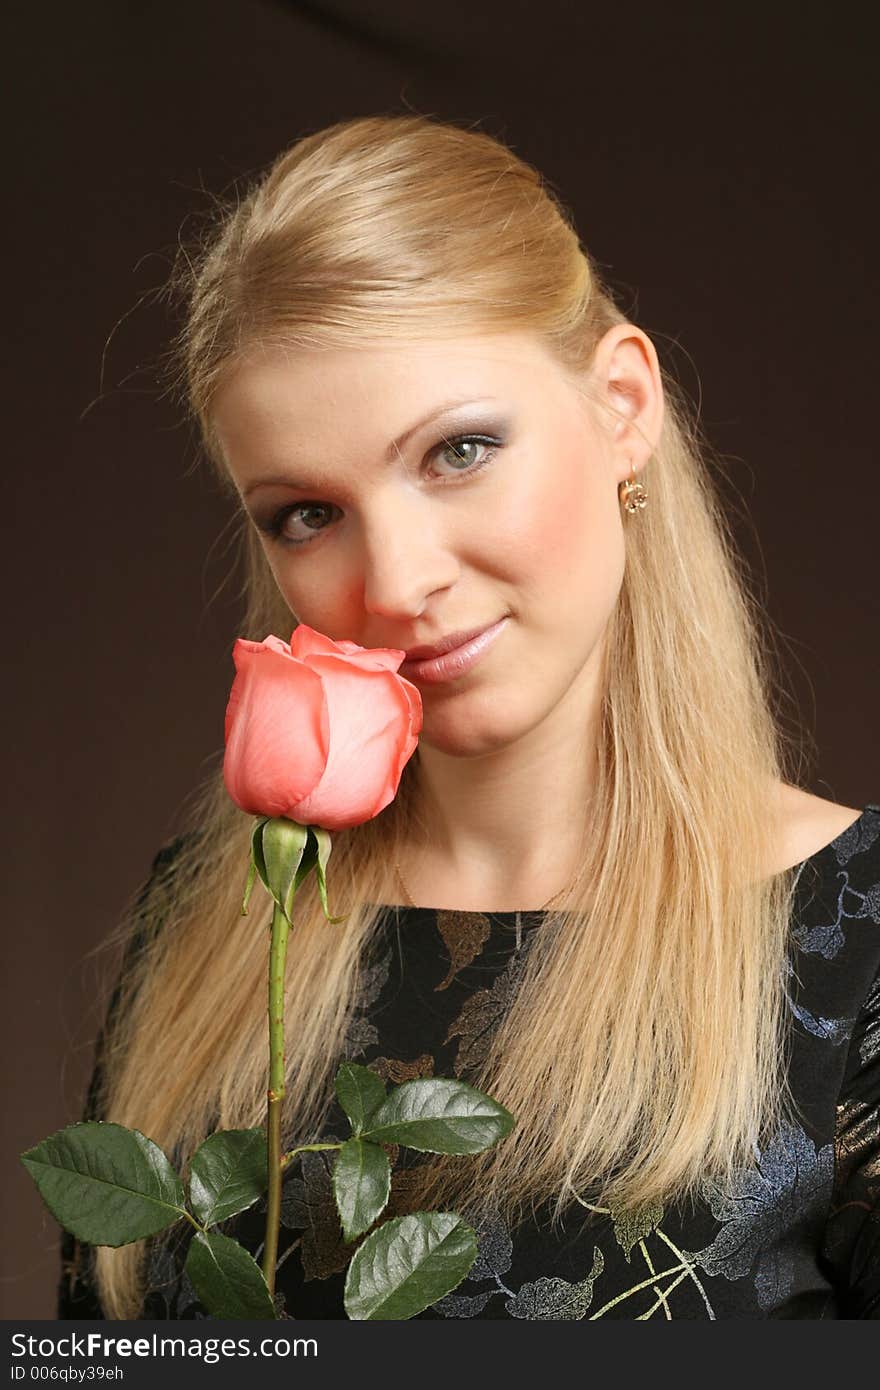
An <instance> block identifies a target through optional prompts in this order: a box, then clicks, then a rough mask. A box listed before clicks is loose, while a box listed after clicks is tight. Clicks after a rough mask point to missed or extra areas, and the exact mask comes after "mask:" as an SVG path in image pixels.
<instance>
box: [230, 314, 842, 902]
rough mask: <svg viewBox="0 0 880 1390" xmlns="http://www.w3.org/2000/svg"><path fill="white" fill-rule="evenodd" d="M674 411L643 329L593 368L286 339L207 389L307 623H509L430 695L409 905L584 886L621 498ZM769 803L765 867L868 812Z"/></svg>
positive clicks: (527, 895) (807, 799)
mask: <svg viewBox="0 0 880 1390" xmlns="http://www.w3.org/2000/svg"><path fill="white" fill-rule="evenodd" d="M451 401H455V402H462V403H461V404H458V405H456V406H454V407H452V408H447V409H445V410H443V412H442V413H439V412H440V408H441V407H443V406H444V405H448V403H449V402H451ZM603 403H605V404H607V405H609V406H611V407H613V410H614V411H615V412H616V415H614V414H610V413H608V412H606V411H605V410H603V409H602V405H603ZM663 408H664V407H663V391H662V385H661V379H660V372H659V366H658V362H657V354H656V351H655V349H654V346H653V343H652V342H651V340H650V338H648V337H647V335H646V334H645V333H643V332H642V331H641V329H639V328H637V327H636V326H635V325H633V324H620V325H616V326H615V327H613V328H611V329H609V330H608V332H607V333H606V334H605V336H604V337H603V339H602V340H601V342H600V343H599V345H598V347H597V349H596V352H595V355H594V358H593V362H592V364H591V368H590V371H589V373H588V374H587V375H585V376H584V377H581V378H578V377H575V376H572V375H570V374H569V373H567V372H565V371H564V370H563V369H562V368H561V367H560V366H559V365H558V363H557V362H556V361H555V360H554V359H553V358H552V357H551V356H550V355H549V354H548V353H547V352H546V350H545V349H543V348H542V347H541V346H540V345H539V344H538V343H537V342H536V341H535V340H534V339H532V338H531V337H529V336H527V335H520V334H506V335H492V336H477V335H473V336H468V337H464V338H459V339H441V340H432V341H424V340H418V341H412V342H408V343H403V344H401V343H398V344H394V345H375V346H373V345H371V346H368V347H361V348H358V349H352V350H336V349H333V350H330V349H328V350H325V351H320V352H317V351H313V352H309V353H299V354H284V353H282V352H280V351H279V350H277V349H276V350H274V351H272V352H266V353H262V354H259V355H254V356H252V357H251V358H250V359H249V360H248V361H247V362H246V363H244V364H243V365H240V366H239V367H238V368H237V369H236V371H235V372H234V374H232V375H230V376H229V377H228V378H227V379H226V380H225V381H224V383H223V385H222V386H221V388H220V390H219V391H218V392H217V394H216V395H215V399H214V403H213V407H212V421H213V425H214V428H215V431H216V434H217V438H218V441H219V443H220V447H221V450H222V453H223V456H224V459H225V461H226V465H227V467H228V470H229V473H230V475H231V477H232V479H233V481H234V483H235V485H236V487H237V489H238V492H239V494H240V496H241V499H242V505H243V506H244V507H245V509H246V510H247V512H248V514H249V515H250V517H251V518H252V520H253V522H254V524H255V525H256V526H257V528H258V530H259V534H260V538H261V542H262V544H263V547H264V550H265V553H266V556H267V559H268V561H269V564H270V566H271V568H272V572H273V574H274V576H275V579H276V582H277V584H278V587H279V589H280V591H281V593H282V594H283V596H284V599H285V601H286V603H287V605H288V607H289V609H290V611H291V613H292V614H293V616H294V618H295V620H296V621H300V622H305V623H307V624H308V625H309V626H311V627H314V628H317V629H318V630H319V631H321V632H325V633H326V634H327V635H328V636H330V637H333V638H335V639H337V640H339V639H343V638H347V639H349V640H351V641H354V642H357V643H358V644H359V645H361V646H365V647H393V648H398V649H406V648H409V647H412V646H415V645H416V644H420V643H431V642H436V641H437V640H439V639H440V638H441V637H442V636H444V635H445V634H446V633H449V632H454V631H458V630H462V629H471V628H474V627H483V626H486V625H488V624H490V623H493V622H495V621H496V620H498V619H499V618H502V617H506V622H505V624H504V628H503V630H502V632H501V633H500V635H499V637H498V638H497V639H496V641H495V642H494V644H493V645H492V647H491V648H490V649H489V650H488V651H487V652H486V653H485V655H484V656H483V657H482V658H481V660H480V661H479V662H478V663H477V664H476V665H475V666H474V667H473V668H472V669H471V670H469V671H466V672H465V673H463V674H462V675H460V676H459V677H457V678H456V679H455V680H452V681H450V682H446V683H444V684H442V685H436V684H434V685H429V684H427V683H424V684H422V685H420V686H419V688H420V690H421V694H422V702H423V710H424V724H423V729H422V733H421V735H420V739H419V758H420V764H421V773H422V779H423V786H424V788H425V792H426V804H427V815H428V822H429V828H430V836H429V841H428V846H427V847H425V846H422V845H416V844H413V845H411V846H409V847H408V848H407V850H406V852H405V853H404V854H403V855H402V856H401V861H400V862H401V867H402V869H403V872H404V876H405V878H406V882H407V885H408V887H409V890H410V892H411V894H412V895H413V897H414V899H415V901H416V902H418V903H423V904H425V905H427V906H432V907H443V908H458V909H460V910H470V909H483V910H495V911H504V910H513V909H516V908H528V907H537V906H538V905H539V904H540V903H542V902H543V901H544V900H545V899H547V898H549V897H550V896H551V895H552V894H554V893H555V892H557V891H558V890H559V889H560V888H561V887H562V885H564V884H566V883H567V882H569V881H570V879H571V878H572V877H573V875H574V872H575V869H576V866H577V856H578V843H579V840H580V837H581V831H582V827H583V817H584V815H585V814H587V815H588V814H589V803H590V796H591V789H592V786H593V781H594V776H595V770H594V768H593V766H592V765H591V764H590V762H589V761H588V758H587V754H586V749H587V748H588V747H589V746H590V737H589V736H590V735H591V733H592V730H593V728H594V727H595V722H596V720H597V718H598V713H599V704H600V698H601V696H600V692H601V669H602V659H603V652H604V641H605V634H606V630H607V625H608V620H609V617H610V615H611V613H612V611H613V608H614V605H615V603H616V602H617V598H618V595H619V592H620V586H621V583H622V579H623V572H624V562H625V545H624V526H625V525H628V524H632V525H638V515H637V514H636V515H635V516H633V517H625V516H624V513H623V509H622V507H621V505H620V501H619V496H618V487H619V484H620V483H621V482H623V481H624V480H625V479H627V478H629V477H630V476H631V475H632V474H635V475H636V476H637V477H638V475H639V473H640V472H641V470H642V469H643V468H644V467H645V465H646V463H647V462H648V460H649V459H650V458H651V455H652V453H653V449H654V445H655V442H656V440H657V439H658V437H659V434H660V428H661V425H662V420H663ZM431 416H435V417H436V418H434V419H433V420H430V421H429V422H428V423H423V422H425V421H426V419H427V418H428V417H431ZM413 426H418V427H417V428H415V429H413ZM405 432H409V433H408V437H407V438H406V440H405V442H401V444H400V446H399V447H392V444H391V442H392V441H395V440H397V439H398V438H399V437H400V436H402V435H403V434H404V433H405ZM462 436H480V437H481V439H482V440H488V439H492V440H498V441H500V442H499V443H498V444H492V443H486V442H479V441H478V440H474V439H471V440H470V441H469V442H464V441H463V439H462ZM482 465H485V466H482ZM649 505H650V503H649ZM297 507H298V508H299V510H296V508H297ZM283 508H288V509H291V510H288V512H287V515H286V517H284V518H281V531H280V534H278V535H272V534H271V533H270V527H271V525H272V522H273V519H275V518H277V517H278V513H279V511H280V510H281V509H283ZM296 542H300V543H299V544H297V543H296ZM415 683H416V684H419V683H418V681H416V682H415ZM777 795H778V807H779V817H778V825H779V834H778V836H777V838H776V841H775V843H774V844H773V845H772V846H770V847H769V854H768V867H767V872H768V873H774V872H781V870H782V869H784V868H787V867H788V866H789V865H790V864H795V863H799V862H800V861H801V860H802V859H804V858H806V857H808V856H809V855H810V854H812V853H814V852H815V851H816V850H817V849H819V848H821V847H822V846H823V845H824V844H827V843H828V842H829V841H830V840H832V839H834V838H836V836H837V835H839V834H840V833H841V832H842V830H844V829H845V828H846V826H847V825H849V824H851V823H852V821H854V820H855V819H856V818H857V817H858V815H859V814H860V812H859V811H858V810H856V809H855V808H853V807H848V806H843V805H840V804H838V803H836V802H832V801H827V800H825V799H824V798H822V797H817V796H813V795H811V794H810V793H807V792H804V791H801V790H799V789H798V788H796V787H791V786H788V785H787V784H782V783H780V784H779V786H778V788H777Z"/></svg>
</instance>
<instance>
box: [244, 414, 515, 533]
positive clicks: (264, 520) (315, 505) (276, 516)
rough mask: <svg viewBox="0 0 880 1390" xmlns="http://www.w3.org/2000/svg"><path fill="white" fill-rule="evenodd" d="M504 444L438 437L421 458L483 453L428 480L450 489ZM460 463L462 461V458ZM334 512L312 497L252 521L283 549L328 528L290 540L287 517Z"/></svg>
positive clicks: (477, 437)
mask: <svg viewBox="0 0 880 1390" xmlns="http://www.w3.org/2000/svg"><path fill="white" fill-rule="evenodd" d="M505 443H506V440H505V438H504V437H500V436H498V435H489V434H480V433H467V434H456V435H450V436H448V437H446V436H443V437H441V439H440V440H439V441H438V443H437V444H435V445H434V446H433V447H432V448H431V449H429V450H428V452H427V454H426V456H425V457H426V459H433V458H434V457H435V456H436V455H438V454H442V453H444V452H445V451H446V450H447V449H449V450H452V451H453V452H455V453H458V454H459V457H460V458H461V457H462V456H461V447H462V446H463V445H471V444H474V445H477V446H479V447H480V448H481V449H482V450H483V452H482V454H481V455H480V457H479V458H478V459H477V460H476V461H475V462H473V463H470V464H468V465H467V466H466V467H463V468H461V469H458V470H457V471H454V472H452V473H451V474H448V475H446V476H442V477H438V476H437V474H436V473H435V474H434V475H433V479H432V480H433V481H435V482H437V483H439V485H440V486H441V487H446V486H447V485H448V484H450V483H451V484H452V485H453V486H457V485H458V483H459V482H462V483H464V482H468V481H469V480H470V479H471V478H473V477H475V476H476V475H477V474H479V473H481V472H482V471H483V470H484V469H486V468H488V467H489V466H490V465H491V464H492V463H493V462H494V460H495V457H496V454H497V452H498V450H499V449H501V448H503V447H504V445H505ZM462 462H466V460H464V459H463V458H462ZM334 510H336V511H338V510H339V509H338V508H336V507H334V504H333V503H328V502H324V501H319V500H317V499H312V498H307V499H300V500H298V501H296V502H287V503H285V505H284V506H283V507H279V508H277V509H276V510H275V511H274V512H272V511H269V512H268V513H267V514H266V515H265V516H263V517H260V516H259V515H258V516H255V517H254V522H255V525H256V526H257V528H258V530H260V531H262V532H263V533H264V534H265V535H268V536H269V537H270V538H271V539H272V540H273V541H277V542H278V544H280V545H283V546H287V547H300V546H303V545H308V544H310V543H311V541H312V540H313V539H316V538H317V537H318V536H320V535H322V534H323V533H324V531H326V530H327V529H328V527H327V526H320V527H318V528H314V529H313V534H312V535H311V536H308V535H306V536H303V537H301V538H294V537H292V536H286V535H283V534H282V532H283V528H284V525H285V523H286V522H287V519H288V517H290V516H292V515H293V514H294V513H296V512H314V511H318V512H328V511H334Z"/></svg>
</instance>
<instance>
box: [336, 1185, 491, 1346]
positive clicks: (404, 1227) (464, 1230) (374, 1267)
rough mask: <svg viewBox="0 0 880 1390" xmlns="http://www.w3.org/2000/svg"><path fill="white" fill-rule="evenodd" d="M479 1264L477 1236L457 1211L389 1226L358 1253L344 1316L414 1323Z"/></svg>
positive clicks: (400, 1220) (397, 1220)
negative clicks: (417, 1315)
mask: <svg viewBox="0 0 880 1390" xmlns="http://www.w3.org/2000/svg"><path fill="white" fill-rule="evenodd" d="M476 1258H477V1237H476V1233H475V1232H474V1231H473V1230H472V1229H471V1227H470V1226H468V1225H467V1224H466V1223H465V1222H464V1221H462V1219H461V1217H460V1216H457V1215H456V1213H455V1212H453V1211H432V1212H427V1211H420V1212H417V1213H416V1214H415V1215H413V1216H398V1217H395V1218H394V1219H392V1220H391V1221H385V1222H383V1224H382V1225H381V1226H380V1227H379V1229H378V1230H377V1231H373V1233H372V1235H369V1236H367V1238H366V1240H365V1241H364V1243H363V1245H361V1246H359V1247H358V1249H357V1250H356V1251H355V1253H354V1258H353V1259H352V1261H351V1264H350V1265H349V1267H348V1274H347V1275H346V1279H345V1311H346V1312H347V1314H348V1316H349V1317H350V1318H353V1319H355V1320H357V1321H367V1320H370V1321H374V1322H375V1321H378V1320H379V1319H382V1320H389V1319H396V1320H398V1321H402V1320H403V1319H406V1318H412V1317H415V1315H416V1313H421V1312H423V1311H424V1309H425V1308H429V1307H430V1306H431V1304H432V1303H436V1302H437V1299H438V1298H442V1297H443V1296H444V1294H447V1293H449V1292H450V1291H451V1290H452V1289H454V1288H455V1287H456V1285H457V1284H460V1283H461V1281H462V1279H464V1277H465V1275H466V1274H467V1272H468V1270H469V1269H470V1267H471V1265H472V1264H473V1263H474V1260H475V1259H476Z"/></svg>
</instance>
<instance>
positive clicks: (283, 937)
mask: <svg viewBox="0 0 880 1390" xmlns="http://www.w3.org/2000/svg"><path fill="white" fill-rule="evenodd" d="M289 932H290V923H289V922H288V920H287V918H286V917H285V915H284V913H283V912H282V910H281V908H280V907H279V906H278V904H277V903H276V904H275V907H274V909H273V912H272V941H271V945H270V948H269V1092H268V1118H267V1126H266V1129H267V1135H266V1138H267V1148H268V1153H269V1195H268V1204H267V1207H266V1240H265V1244H264V1246H263V1277H264V1278H265V1280H266V1283H267V1285H268V1288H269V1293H270V1295H274V1293H275V1261H276V1259H277V1256H278V1227H279V1225H280V1222H281V1102H282V1100H283V1099H284V1090H285V1086H284V967H285V964H286V961H287V937H288V934H289Z"/></svg>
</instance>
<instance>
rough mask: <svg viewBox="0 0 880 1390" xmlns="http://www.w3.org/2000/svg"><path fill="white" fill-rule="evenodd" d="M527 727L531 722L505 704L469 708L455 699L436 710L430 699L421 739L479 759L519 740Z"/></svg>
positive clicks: (443, 750)
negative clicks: (524, 719) (456, 702)
mask: <svg viewBox="0 0 880 1390" xmlns="http://www.w3.org/2000/svg"><path fill="white" fill-rule="evenodd" d="M527 727H528V721H523V720H522V719H521V718H517V717H515V714H514V712H513V711H511V709H510V707H509V705H505V704H503V703H500V704H498V705H497V706H496V707H495V708H494V709H493V708H492V707H491V705H490V706H488V707H485V708H482V709H474V708H473V707H470V708H467V709H466V708H465V707H464V706H463V705H456V704H455V702H451V703H450V704H449V705H448V707H447V708H446V709H434V710H432V709H431V708H430V701H428V700H426V701H425V704H424V706H423V723H422V731H421V733H420V734H419V742H420V743H424V744H427V746H428V747H429V748H436V749H437V751H438V752H440V753H447V754H449V755H450V756H452V757H457V758H478V757H480V756H481V755H482V754H484V753H493V752H494V751H495V750H496V749H498V748H504V747H506V746H507V745H509V744H511V743H515V742H516V740H517V739H518V738H519V737H521V735H522V734H524V733H525V732H526V731H527Z"/></svg>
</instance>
